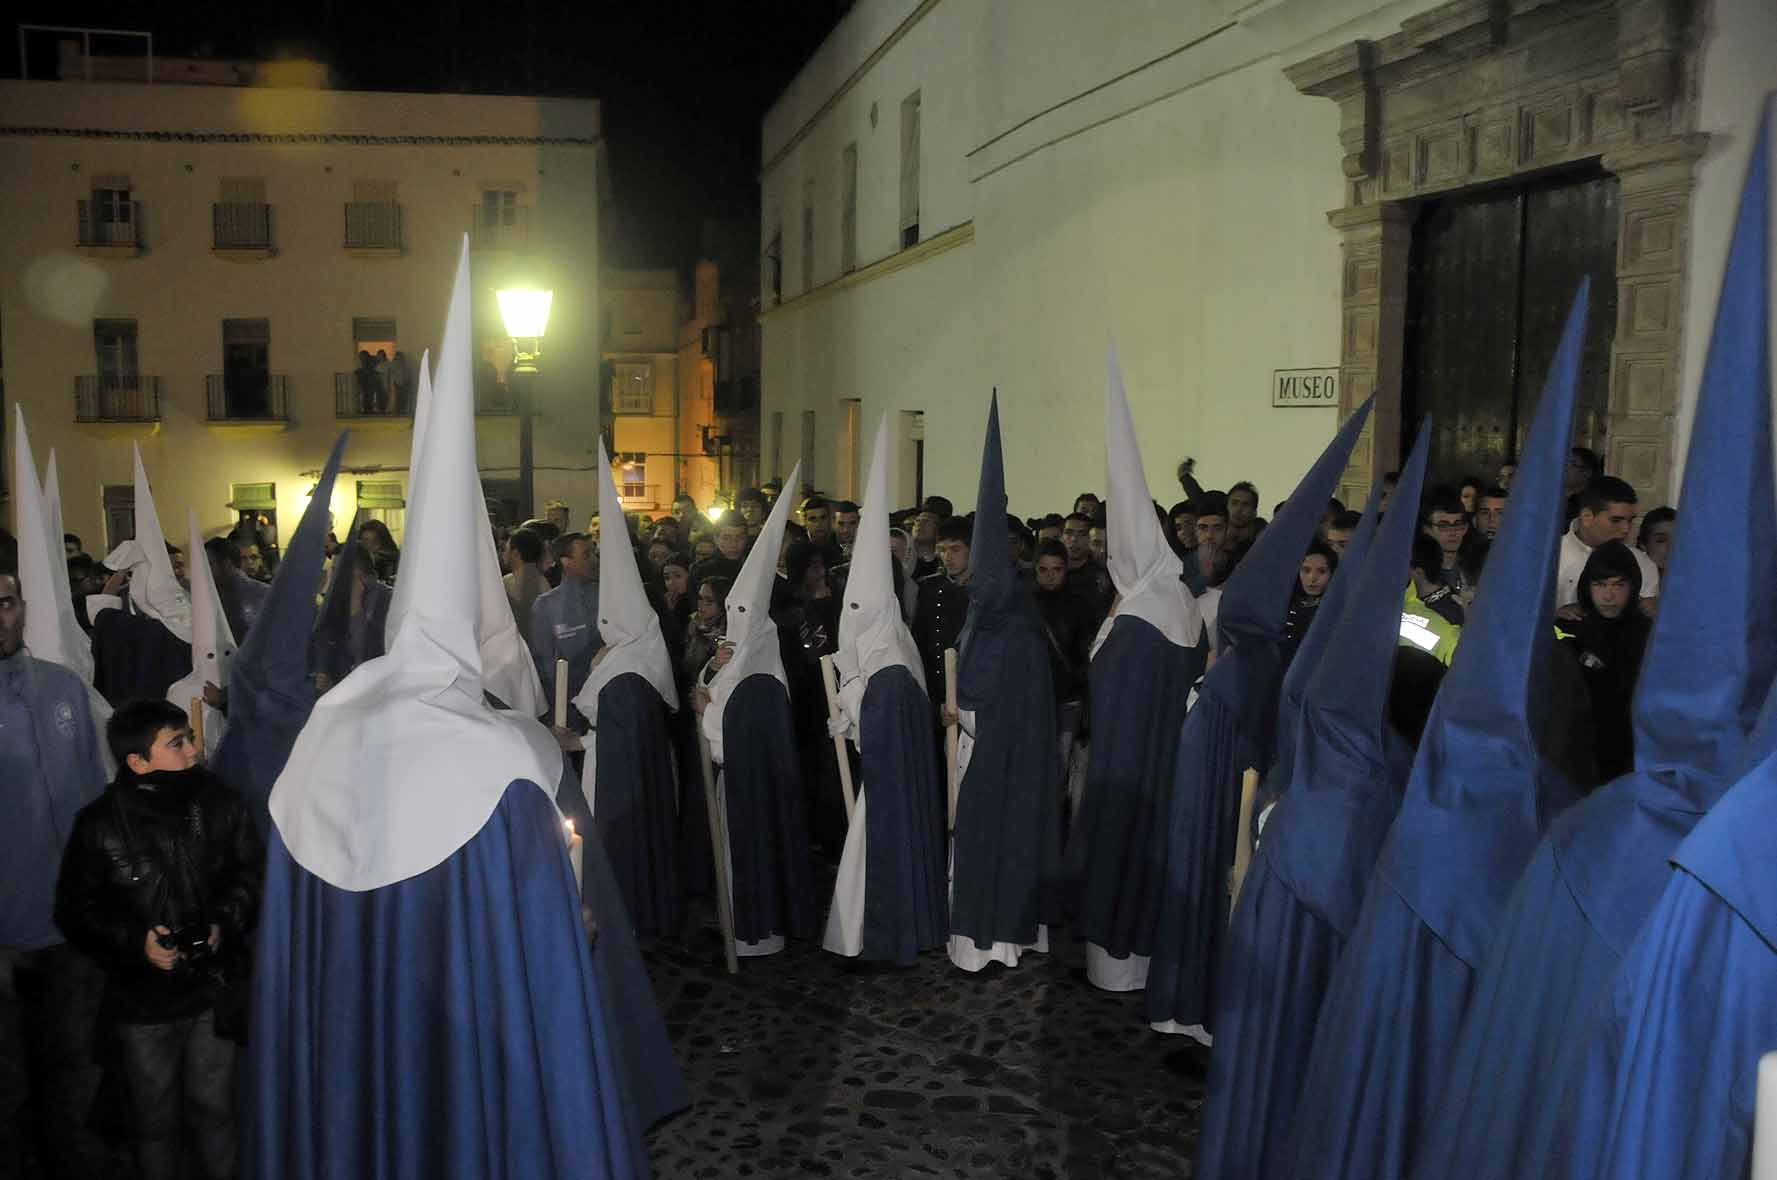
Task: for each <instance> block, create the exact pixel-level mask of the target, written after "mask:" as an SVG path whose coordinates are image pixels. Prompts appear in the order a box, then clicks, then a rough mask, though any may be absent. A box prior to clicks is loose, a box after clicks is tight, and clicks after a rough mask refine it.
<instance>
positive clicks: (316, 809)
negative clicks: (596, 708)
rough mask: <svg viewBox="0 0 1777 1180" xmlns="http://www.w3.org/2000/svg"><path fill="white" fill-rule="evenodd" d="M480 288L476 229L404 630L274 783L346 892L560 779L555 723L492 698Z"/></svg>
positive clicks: (454, 322)
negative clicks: (483, 630)
mask: <svg viewBox="0 0 1777 1180" xmlns="http://www.w3.org/2000/svg"><path fill="white" fill-rule="evenodd" d="M470 290H471V288H470V285H469V245H468V240H467V238H465V239H464V242H463V247H462V252H461V253H460V255H459V256H458V262H457V279H456V286H455V289H454V291H453V292H452V295H451V304H450V314H449V316H448V317H447V319H446V321H445V329H444V347H443V349H442V351H441V356H440V360H439V365H438V373H437V379H436V381H435V383H434V390H433V397H432V407H431V410H430V412H429V413H428V414H427V416H426V421H425V424H424V433H423V437H422V439H421V440H420V442H419V443H418V445H417V446H416V448H415V449H416V452H417V455H418V459H417V461H416V462H415V464H414V469H413V477H412V478H413V491H412V494H411V496H410V497H409V499H410V501H412V502H415V503H418V504H423V505H425V510H424V511H423V512H421V513H419V514H418V519H417V520H416V519H415V515H414V514H411V513H410V514H409V517H408V522H407V532H406V537H405V540H406V542H407V544H406V549H405V551H404V552H403V554H402V560H401V579H400V583H399V584H400V585H401V586H403V587H405V588H406V589H405V592H404V593H403V594H402V597H403V605H404V607H405V610H404V611H403V614H402V617H401V622H400V626H399V628H398V629H397V630H396V631H395V633H394V637H393V641H392V642H391V643H390V645H389V650H388V653H387V654H386V655H382V656H378V657H377V658H375V659H372V660H366V661H365V662H364V663H362V664H359V665H358V666H357V667H356V668H354V669H353V670H352V673H351V675H349V676H347V677H346V678H345V679H344V680H342V681H340V682H339V684H338V685H337V686H335V687H334V688H333V689H332V690H331V691H329V692H328V693H327V694H326V695H325V696H323V697H322V698H321V699H320V700H319V701H317V702H316V703H315V709H314V712H313V713H312V714H311V715H310V717H309V721H308V724H307V725H305V726H304V727H303V729H302V732H301V733H300V734H299V735H298V736H297V739H296V745H295V748H294V749H293V750H292V751H291V752H290V760H289V762H288V763H287V764H286V765H285V767H284V771H283V773H282V774H280V775H279V776H278V781H277V784H276V785H275V786H274V787H273V788H272V793H271V814H272V821H273V823H275V824H276V826H277V828H278V832H279V834H280V835H281V836H282V837H283V839H284V844H285V846H286V847H287V848H288V849H289V850H290V855H291V856H292V857H293V858H294V859H295V861H296V863H298V864H300V865H301V866H302V867H303V868H304V869H306V870H307V871H308V872H310V873H313V874H314V875H315V876H317V877H319V878H320V879H321V880H323V881H325V882H327V883H328V884H329V885H332V886H334V887H335V888H338V889H345V890H349V891H351V892H364V891H368V890H372V889H380V888H382V887H383V886H385V885H393V884H395V883H396V882H398V881H405V880H407V879H408V878H410V877H414V876H418V875H419V874H420V873H423V872H425V871H427V870H428V869H432V868H435V867H437V866H438V865H440V864H442V863H444V861H446V860H447V859H449V858H450V857H451V856H452V855H454V854H455V853H456V852H457V850H459V849H460V848H462V847H463V846H464V845H465V844H467V843H468V842H469V841H470V840H472V839H474V838H475V836H476V835H477V834H478V833H479V832H480V831H481V830H482V829H483V828H484V827H485V826H486V825H487V821H488V819H489V817H490V816H492V815H493V813H494V809H495V808H496V807H498V806H499V803H500V800H501V799H502V798H504V797H505V794H506V789H507V787H508V786H510V785H511V784H512V783H513V782H515V781H528V782H532V783H535V784H536V785H537V786H538V787H539V788H540V789H542V791H543V792H544V793H545V794H547V795H548V796H549V797H550V798H551V799H552V800H553V799H554V797H555V789H556V785H557V783H558V782H559V780H560V777H561V750H560V747H558V746H557V745H556V742H555V739H554V738H553V737H552V736H550V733H549V731H548V730H547V729H545V728H544V727H543V726H542V725H541V724H540V723H539V722H537V721H536V720H534V719H533V718H530V717H526V716H523V715H522V714H518V713H513V712H509V711H506V710H496V709H492V708H489V707H488V705H487V703H486V701H485V699H484V697H483V693H482V680H481V653H480V648H479V644H478V643H477V639H476V621H477V618H478V616H479V614H480V607H481V603H480V588H479V586H478V584H477V579H476V578H475V577H474V576H473V570H474V563H475V560H476V558H475V549H474V547H475V546H476V545H477V544H479V543H480V538H479V537H478V536H476V534H477V533H478V532H479V531H481V530H484V529H485V528H486V527H487V526H486V517H485V506H484V505H483V504H482V503H481V499H480V497H479V496H478V495H476V494H475V491H474V472H475V417H474V401H473V395H472V392H471V384H472V380H473V360H472V346H471V328H470V298H469V295H470ZM465 571H470V576H467V577H466V576H464V575H465ZM398 593H400V592H399V591H398ZM564 838H565V836H564Z"/></svg>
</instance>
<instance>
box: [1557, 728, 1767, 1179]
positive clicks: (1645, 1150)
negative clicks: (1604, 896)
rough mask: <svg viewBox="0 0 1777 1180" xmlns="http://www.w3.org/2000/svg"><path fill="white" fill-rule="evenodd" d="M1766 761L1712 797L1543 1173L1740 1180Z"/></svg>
mask: <svg viewBox="0 0 1777 1180" xmlns="http://www.w3.org/2000/svg"><path fill="white" fill-rule="evenodd" d="M1774 854H1777V762H1773V761H1769V760H1768V761H1766V762H1765V763H1764V764H1763V765H1762V766H1761V767H1760V768H1759V769H1758V770H1755V771H1754V772H1753V773H1752V774H1751V775H1749V776H1748V777H1747V778H1745V779H1743V780H1741V782H1740V784H1739V785H1738V786H1736V787H1735V788H1734V789H1733V790H1732V791H1730V792H1729V793H1728V794H1727V795H1726V796H1724V797H1723V799H1722V801H1721V802H1720V803H1719V804H1717V805H1716V807H1715V808H1714V810H1712V811H1711V812H1710V813H1709V816H1708V817H1707V818H1706V819H1704V820H1703V822H1702V823H1701V824H1699V825H1698V827H1697V830H1696V831H1695V832H1694V833H1692V835H1691V837H1690V838H1689V839H1688V840H1686V841H1685V843H1684V844H1683V845H1682V846H1681V847H1680V848H1679V850H1678V854H1677V855H1676V856H1675V857H1674V863H1675V865H1676V866H1677V867H1676V870H1675V871H1674V872H1673V874H1672V877H1671V880H1670V881H1669V882H1668V884H1667V886H1666V889H1665V892H1664V893H1663V894H1662V895H1661V897H1660V901H1659V903H1658V904H1657V905H1656V906H1655V907H1654V911H1653V913H1652V914H1650V915H1649V917H1648V920H1647V923H1646V924H1645V925H1644V926H1643V928H1642V931H1641V934H1640V936H1639V937H1638V938H1637V939H1636V941H1635V945H1634V946H1633V947H1632V948H1630V951H1629V954H1628V957H1627V958H1625V959H1624V961H1623V965H1622V970H1621V972H1620V973H1619V976H1618V980H1617V985H1616V988H1615V991H1614V995H1613V996H1612V1002H1611V1003H1610V1005H1609V1007H1608V1010H1607V1011H1606V1012H1605V1013H1604V1014H1603V1015H1602V1017H1601V1019H1600V1020H1599V1022H1598V1028H1597V1031H1596V1032H1595V1033H1594V1035H1593V1036H1592V1038H1591V1045H1590V1048H1589V1051H1588V1053H1587V1055H1586V1062H1585V1064H1584V1067H1583V1068H1581V1069H1580V1070H1578V1071H1577V1073H1576V1076H1577V1078H1578V1084H1577V1085H1576V1086H1575V1087H1574V1088H1573V1090H1572V1091H1571V1093H1570V1095H1569V1098H1570V1100H1569V1102H1568V1103H1567V1104H1566V1110H1565V1117H1564V1119H1563V1126H1562V1128H1561V1136H1560V1139H1559V1141H1558V1144H1557V1147H1556V1150H1555V1151H1554V1152H1553V1153H1552V1161H1551V1162H1553V1163H1555V1164H1557V1165H1558V1167H1552V1168H1550V1169H1549V1171H1550V1173H1551V1174H1559V1175H1563V1176H1567V1177H1571V1178H1572V1180H1593V1178H1597V1180H1612V1178H1617V1177H1621V1178H1623V1180H1705V1178H1708V1180H1739V1178H1740V1177H1742V1176H1745V1175H1746V1174H1747V1169H1748V1168H1749V1167H1750V1165H1751V1148H1752V1131H1753V1114H1754V1109H1755V1098H1756V1094H1757V1085H1758V1063H1759V1058H1760V1057H1761V1056H1762V1055H1763V1054H1765V1053H1767V1052H1770V1051H1771V1050H1772V1049H1777V1003H1773V1002H1772V997H1773V996H1777V943H1773V942H1772V934H1773V933H1774V931H1773V928H1772V925H1771V922H1770V919H1771V917H1772V913H1773V908H1774V903H1777V882H1774V879H1773V876H1772V873H1771V865H1772V863H1773V860H1774Z"/></svg>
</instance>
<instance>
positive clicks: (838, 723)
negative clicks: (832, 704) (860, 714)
mask: <svg viewBox="0 0 1777 1180" xmlns="http://www.w3.org/2000/svg"><path fill="white" fill-rule="evenodd" d="M850 733H851V721H850V720H849V719H847V718H846V716H845V714H843V713H841V714H839V715H838V716H837V717H834V716H831V715H829V716H828V717H827V736H828V737H833V738H842V737H845V736H846V735H848V734H850Z"/></svg>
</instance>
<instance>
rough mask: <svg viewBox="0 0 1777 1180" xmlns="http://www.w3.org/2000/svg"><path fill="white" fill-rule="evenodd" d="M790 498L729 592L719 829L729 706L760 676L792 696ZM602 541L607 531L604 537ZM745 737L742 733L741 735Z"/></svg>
mask: <svg viewBox="0 0 1777 1180" xmlns="http://www.w3.org/2000/svg"><path fill="white" fill-rule="evenodd" d="M801 477H802V464H800V463H798V464H796V467H795V469H794V470H792V471H791V472H790V479H789V482H788V483H786V484H785V485H784V486H785V487H790V488H796V487H801V486H802V480H801ZM790 500H791V497H789V496H779V497H778V498H777V503H775V504H773V505H772V506H771V515H770V516H768V517H766V518H765V527H764V528H763V529H761V530H760V532H759V539H758V540H756V541H754V542H753V548H752V549H751V550H750V551H749V552H748V553H747V559H746V561H745V562H744V563H742V565H741V567H740V573H739V574H737V575H736V576H735V579H734V585H733V586H731V587H730V588H729V590H728V609H727V622H726V626H725V627H724V629H723V637H724V638H725V639H726V640H727V641H728V644H729V648H730V650H731V651H732V653H733V654H732V655H730V656H729V658H728V663H726V664H725V665H723V667H722V669H721V671H719V672H717V673H716V675H715V676H714V677H713V678H712V679H711V680H710V682H709V685H708V689H709V694H710V703H709V705H708V706H707V707H706V708H705V709H704V711H703V716H702V717H701V718H700V719H699V726H700V728H701V729H702V731H703V736H704V738H705V740H707V741H708V742H709V745H710V758H711V760H712V761H714V762H715V764H716V810H717V814H718V815H719V816H720V818H721V825H720V828H719V829H718V830H720V831H722V832H726V831H727V830H728V789H727V787H728V783H727V771H726V770H724V769H723V767H722V763H723V761H724V759H723V756H722V755H723V751H724V748H725V747H724V737H725V735H726V727H725V725H724V720H725V718H726V715H727V710H728V702H729V701H730V700H731V699H732V698H733V696H734V692H735V690H736V689H738V688H739V687H740V686H741V685H742V684H744V683H746V681H747V679H748V678H749V677H752V676H756V675H766V676H770V677H772V678H773V679H774V680H776V681H777V682H778V683H779V684H781V685H783V686H784V691H785V692H786V693H787V692H789V688H790V681H789V678H788V677H787V676H785V675H784V658H783V654H782V652H781V650H780V649H779V648H778V640H777V627H776V625H774V624H773V623H772V621H771V592H772V590H773V589H775V588H776V585H777V558H778V552H779V550H781V549H782V548H783V544H784V525H785V523H786V522H787V521H788V520H789V517H790ZM600 536H601V538H602V536H603V533H602V532H601V533H600ZM737 736H740V735H737ZM726 863H727V864H728V865H729V869H728V895H729V896H730V897H732V896H734V870H733V864H734V856H733V850H732V849H730V852H729V856H728V859H727V861H726ZM734 949H735V953H736V954H739V955H772V954H776V953H777V952H778V951H781V950H783V949H784V936H783V935H782V934H772V935H768V936H766V937H765V938H762V939H760V940H759V941H757V942H742V941H740V940H739V939H736V940H735V943H734Z"/></svg>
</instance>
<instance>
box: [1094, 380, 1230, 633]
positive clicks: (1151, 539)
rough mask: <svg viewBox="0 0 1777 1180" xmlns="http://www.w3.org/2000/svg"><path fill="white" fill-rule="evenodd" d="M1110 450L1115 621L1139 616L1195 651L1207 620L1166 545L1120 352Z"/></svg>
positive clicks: (1111, 391) (1107, 391)
mask: <svg viewBox="0 0 1777 1180" xmlns="http://www.w3.org/2000/svg"><path fill="white" fill-rule="evenodd" d="M1104 445H1105V466H1106V486H1108V487H1109V488H1110V503H1109V505H1108V508H1107V515H1108V519H1107V521H1106V526H1107V527H1106V530H1105V541H1106V544H1107V546H1108V547H1109V550H1110V573H1111V582H1112V583H1113V584H1115V586H1116V587H1117V594H1118V595H1119V596H1120V601H1119V602H1118V603H1117V609H1116V611H1115V612H1114V613H1113V617H1115V616H1116V615H1134V616H1135V617H1136V618H1138V619H1143V620H1146V621H1147V622H1149V623H1151V624H1153V626H1154V628H1155V629H1156V630H1157V631H1159V632H1160V634H1162V635H1164V636H1165V637H1166V639H1167V641H1168V642H1169V643H1174V644H1177V645H1178V646H1179V647H1195V646H1196V645H1197V642H1198V640H1199V639H1201V638H1202V636H1203V618H1202V616H1201V614H1199V612H1198V610H1197V602H1196V600H1195V599H1193V598H1192V597H1191V592H1190V591H1189V590H1187V589H1185V584H1184V583H1183V582H1181V581H1180V580H1179V579H1180V577H1181V575H1182V574H1183V573H1184V566H1183V565H1182V564H1181V563H1180V561H1179V558H1178V555H1177V554H1175V553H1174V552H1173V551H1172V546H1171V545H1168V544H1167V543H1166V534H1165V533H1164V532H1162V531H1161V528H1160V518H1159V517H1158V516H1156V515H1155V513H1154V500H1153V496H1152V494H1151V493H1150V492H1149V491H1148V477H1147V474H1146V473H1145V472H1144V471H1143V470H1142V465H1141V447H1140V446H1138V445H1137V443H1136V441H1135V421H1134V419H1133V418H1131V417H1130V414H1129V393H1128V391H1127V390H1126V389H1125V388H1124V386H1123V367H1122V366H1121V365H1120V364H1119V363H1118V362H1117V350H1116V348H1115V347H1112V348H1111V349H1110V350H1109V352H1108V353H1107V354H1106V356H1105V383H1104ZM1109 631H1110V628H1109V627H1108V626H1107V627H1106V628H1105V630H1104V631H1101V632H1100V633H1099V635H1100V637H1101V639H1102V637H1103V636H1104V635H1106V634H1109ZM1095 646H1096V645H1095Z"/></svg>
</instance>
